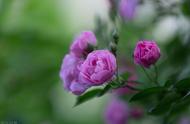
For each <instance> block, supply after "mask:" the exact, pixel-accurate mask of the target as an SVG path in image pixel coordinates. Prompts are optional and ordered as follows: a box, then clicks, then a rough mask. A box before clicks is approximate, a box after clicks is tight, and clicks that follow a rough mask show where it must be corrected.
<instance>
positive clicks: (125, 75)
mask: <svg viewBox="0 0 190 124" xmlns="http://www.w3.org/2000/svg"><path fill="white" fill-rule="evenodd" d="M129 76H130V74H129V73H128V72H125V73H123V74H121V75H120V77H121V78H122V79H123V80H125V81H127V80H128V78H129Z"/></svg>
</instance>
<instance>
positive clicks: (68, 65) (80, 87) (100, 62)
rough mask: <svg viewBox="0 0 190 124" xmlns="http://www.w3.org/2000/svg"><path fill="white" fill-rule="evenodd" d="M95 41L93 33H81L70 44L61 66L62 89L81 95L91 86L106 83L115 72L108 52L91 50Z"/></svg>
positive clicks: (112, 58)
mask: <svg viewBox="0 0 190 124" xmlns="http://www.w3.org/2000/svg"><path fill="white" fill-rule="evenodd" d="M96 45H97V40H96V37H95V35H94V33H93V32H91V31H86V32H82V33H81V34H80V35H79V36H78V37H76V39H75V40H74V42H73V43H72V44H71V47H70V53H69V54H67V55H66V56H65V57H64V59H63V63H62V66H61V71H60V77H61V79H62V80H63V82H64V88H65V89H66V90H67V91H71V92H72V93H73V94H75V95H81V94H82V93H84V92H85V91H86V90H87V89H88V88H89V87H91V86H98V85H102V84H104V83H106V82H108V81H109V80H110V79H112V77H113V76H114V74H115V71H116V68H117V66H116V58H115V56H114V55H113V54H112V53H111V52H110V51H108V50H93V48H94V47H96Z"/></svg>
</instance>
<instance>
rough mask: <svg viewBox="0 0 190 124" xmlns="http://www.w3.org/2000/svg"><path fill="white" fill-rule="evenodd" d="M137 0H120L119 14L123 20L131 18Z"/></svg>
mask: <svg viewBox="0 0 190 124" xmlns="http://www.w3.org/2000/svg"><path fill="white" fill-rule="evenodd" d="M138 1H139V0H121V1H120V3H119V14H120V16H121V18H122V19H124V20H125V21H127V20H132V19H133V18H134V15H135V11H136V7H137V5H138Z"/></svg>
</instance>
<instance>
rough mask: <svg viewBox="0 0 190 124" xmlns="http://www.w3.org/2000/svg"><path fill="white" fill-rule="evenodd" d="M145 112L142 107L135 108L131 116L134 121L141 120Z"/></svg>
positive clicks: (131, 111)
mask: <svg viewBox="0 0 190 124" xmlns="http://www.w3.org/2000/svg"><path fill="white" fill-rule="evenodd" d="M143 114H144V110H143V109H142V108H141V107H137V106H136V107H133V108H131V110H130V116H131V117H132V118H134V119H139V118H141V117H142V116H143Z"/></svg>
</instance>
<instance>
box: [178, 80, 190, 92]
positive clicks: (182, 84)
mask: <svg viewBox="0 0 190 124" xmlns="http://www.w3.org/2000/svg"><path fill="white" fill-rule="evenodd" d="M175 88H176V89H177V90H178V91H189V90H190V78H185V79H183V80H180V81H178V82H177V83H176V85H175Z"/></svg>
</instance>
